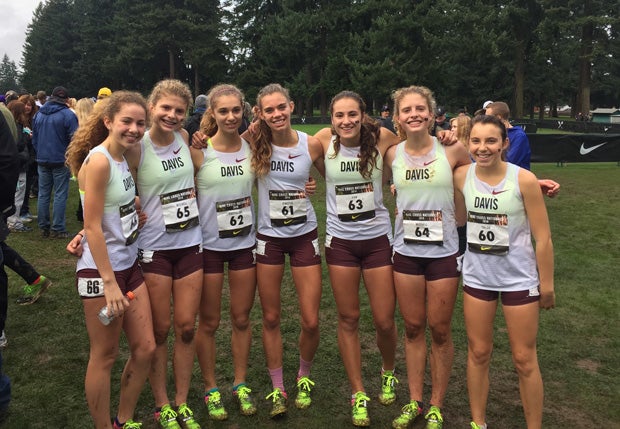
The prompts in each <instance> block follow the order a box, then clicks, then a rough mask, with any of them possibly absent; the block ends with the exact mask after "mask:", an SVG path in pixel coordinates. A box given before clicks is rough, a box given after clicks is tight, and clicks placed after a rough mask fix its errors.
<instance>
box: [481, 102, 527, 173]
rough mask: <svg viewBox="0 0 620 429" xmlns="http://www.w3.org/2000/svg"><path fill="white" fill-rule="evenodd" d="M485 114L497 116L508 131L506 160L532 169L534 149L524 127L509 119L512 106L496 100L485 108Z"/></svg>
mask: <svg viewBox="0 0 620 429" xmlns="http://www.w3.org/2000/svg"><path fill="white" fill-rule="evenodd" d="M485 114H487V115H491V116H497V117H498V118H499V119H500V120H501V121H502V123H503V124H504V126H505V127H506V130H507V132H508V140H509V142H510V145H509V146H508V152H507V153H506V160H507V161H508V162H510V163H512V164H515V165H518V166H519V167H521V168H525V169H526V170H529V169H530V158H531V156H532V150H531V149H530V140H529V139H528V138H527V135H526V134H525V131H523V128H521V127H519V126H518V125H512V124H511V123H510V121H509V120H508V119H509V118H510V108H509V107H508V104H506V103H504V102H503V101H495V102H493V103H491V104H489V105H487V107H486V108H485Z"/></svg>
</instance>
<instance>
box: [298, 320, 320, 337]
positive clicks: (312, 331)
mask: <svg viewBox="0 0 620 429" xmlns="http://www.w3.org/2000/svg"><path fill="white" fill-rule="evenodd" d="M301 329H302V330H303V331H304V332H305V333H307V334H308V335H317V334H318V333H319V318H318V317H312V318H305V319H304V320H302V321H301Z"/></svg>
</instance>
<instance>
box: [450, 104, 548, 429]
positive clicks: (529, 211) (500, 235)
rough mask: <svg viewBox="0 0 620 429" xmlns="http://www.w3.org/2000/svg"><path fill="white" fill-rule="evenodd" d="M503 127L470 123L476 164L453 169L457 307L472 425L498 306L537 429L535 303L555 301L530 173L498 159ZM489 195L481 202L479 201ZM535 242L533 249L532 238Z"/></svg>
mask: <svg viewBox="0 0 620 429" xmlns="http://www.w3.org/2000/svg"><path fill="white" fill-rule="evenodd" d="M508 145H509V143H508V133H507V130H506V127H505V126H504V124H503V121H501V120H500V119H499V118H498V117H496V116H489V115H484V116H478V117H476V118H474V120H473V121H472V129H471V133H470V138H469V152H470V155H471V157H472V158H473V159H474V161H475V164H471V165H469V166H463V167H460V168H458V169H457V170H456V171H455V172H454V189H455V192H454V193H455V201H456V207H457V208H461V210H460V211H457V220H459V221H460V222H463V223H464V222H465V221H467V231H468V232H467V251H466V252H465V258H464V261H463V311H464V315H465V327H466V330H467V350H468V352H467V391H468V394H469V405H470V409H471V417H472V422H471V427H472V428H473V429H486V428H487V421H486V405H487V400H488V395H489V366H490V361H491V355H492V353H493V331H494V319H495V316H496V313H497V305H498V301H499V300H500V299H501V301H502V309H503V314H504V319H505V320H506V327H507V330H508V337H509V338H510V348H511V351H512V360H513V363H514V366H515V369H516V372H517V375H518V377H519V392H520V396H521V402H522V405H523V411H524V414H525V421H526V424H527V427H528V429H540V428H541V427H542V415H543V397H544V394H543V381H542V376H541V373H540V368H539V365H538V357H537V351H536V337H537V335H538V322H539V313H540V309H541V308H543V309H550V308H553V307H554V305H555V292H554V281H553V271H554V262H553V243H552V241H551V230H550V227H549V218H548V215H547V209H546V207H545V203H544V201H543V196H542V193H541V192H540V187H539V183H538V181H537V179H536V176H534V174H532V173H531V172H529V171H527V170H525V169H523V168H520V167H519V166H517V165H515V164H512V163H510V162H506V161H504V159H503V157H504V154H505V152H506V151H507V150H508ZM481 200H483V201H492V203H493V204H485V206H484V207H482V206H481V205H480V203H479V201H481ZM532 239H533V241H535V247H534V245H533V244H532Z"/></svg>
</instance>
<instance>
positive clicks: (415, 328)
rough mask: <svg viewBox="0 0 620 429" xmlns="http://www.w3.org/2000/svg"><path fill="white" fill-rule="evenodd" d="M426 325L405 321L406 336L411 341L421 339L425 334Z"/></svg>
mask: <svg viewBox="0 0 620 429" xmlns="http://www.w3.org/2000/svg"><path fill="white" fill-rule="evenodd" d="M425 330H426V325H425V324H423V323H415V322H414V323H410V322H405V338H406V339H407V340H409V341H413V340H416V339H419V338H420V337H423V336H424V332H425Z"/></svg>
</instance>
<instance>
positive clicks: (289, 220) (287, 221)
mask: <svg viewBox="0 0 620 429" xmlns="http://www.w3.org/2000/svg"><path fill="white" fill-rule="evenodd" d="M291 222H293V219H286V220H285V221H284V225H288V224H289V223H291Z"/></svg>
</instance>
